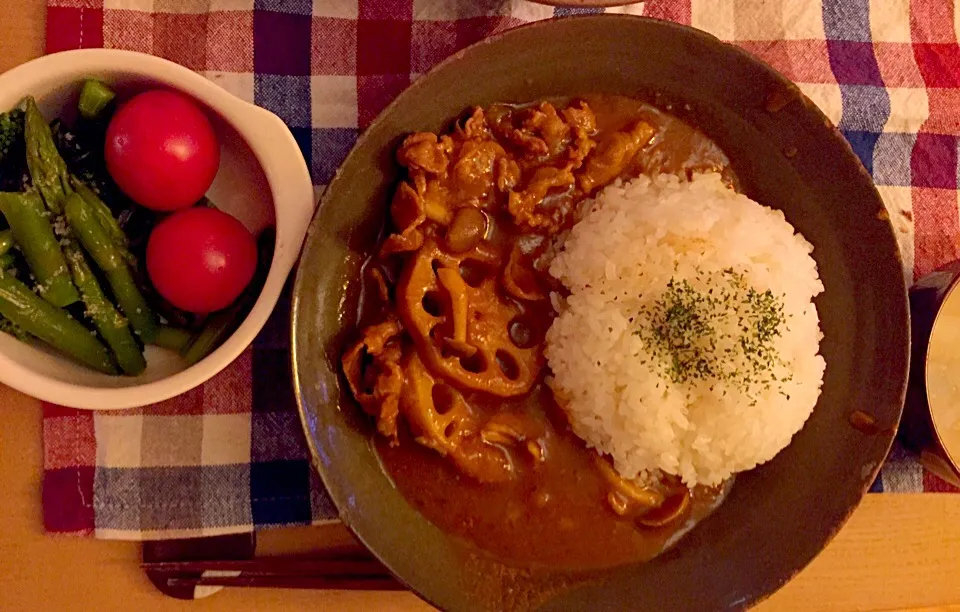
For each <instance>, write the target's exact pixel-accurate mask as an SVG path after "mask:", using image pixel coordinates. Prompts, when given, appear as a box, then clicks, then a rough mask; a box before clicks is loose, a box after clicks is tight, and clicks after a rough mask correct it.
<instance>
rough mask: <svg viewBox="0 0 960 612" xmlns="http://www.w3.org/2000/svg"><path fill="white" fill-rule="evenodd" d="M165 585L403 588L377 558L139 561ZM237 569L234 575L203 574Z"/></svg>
mask: <svg viewBox="0 0 960 612" xmlns="http://www.w3.org/2000/svg"><path fill="white" fill-rule="evenodd" d="M140 567H141V568H143V569H144V570H146V571H148V572H150V573H152V574H154V575H155V576H157V577H158V578H160V579H161V580H163V579H165V580H166V583H167V586H169V587H173V588H183V587H188V588H189V587H196V586H223V587H260V588H285V589H339V590H402V589H403V588H404V587H403V586H402V585H401V584H400V583H399V582H397V581H396V580H395V579H394V578H393V577H392V576H391V575H390V574H389V572H387V570H386V568H385V567H384V566H383V565H382V564H381V563H379V562H377V561H375V560H373V559H370V558H337V559H296V558H282V557H261V558H258V559H246V560H231V561H227V560H223V561H158V562H148V563H142V564H140ZM207 572H210V573H212V572H238V573H239V575H237V576H216V575H213V576H211V575H204V574H205V573H207Z"/></svg>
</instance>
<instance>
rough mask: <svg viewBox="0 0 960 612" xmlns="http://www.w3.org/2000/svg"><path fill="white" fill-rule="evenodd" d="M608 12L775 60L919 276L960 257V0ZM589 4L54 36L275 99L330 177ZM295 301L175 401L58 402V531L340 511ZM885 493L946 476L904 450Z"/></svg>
mask: <svg viewBox="0 0 960 612" xmlns="http://www.w3.org/2000/svg"><path fill="white" fill-rule="evenodd" d="M608 10H611V9H608ZM612 10H616V11H618V12H628V13H633V14H645V15H648V16H654V17H659V18H663V19H669V20H673V21H678V22H682V23H687V24H692V25H694V26H696V27H698V28H701V29H704V30H707V31H709V32H712V33H713V34H715V35H717V36H718V37H720V38H721V39H723V40H727V41H731V42H733V43H735V44H737V45H740V46H742V47H744V48H745V49H747V50H749V51H751V52H752V53H754V54H756V55H758V56H760V57H762V58H763V59H765V60H766V61H768V62H769V63H770V64H772V65H773V66H774V67H776V68H777V69H778V70H780V71H781V72H783V73H784V74H785V75H786V76H787V77H789V78H790V79H792V80H793V81H795V82H796V83H798V84H799V86H800V88H801V89H802V90H803V91H804V93H806V95H807V96H809V97H810V98H811V99H812V100H814V101H815V102H816V103H817V104H818V105H819V106H820V107H821V108H822V109H823V110H824V112H825V113H826V114H827V115H828V116H829V117H830V118H831V119H832V120H833V121H834V122H835V123H836V124H837V125H838V126H839V127H840V129H841V131H842V132H843V134H844V135H845V136H846V137H847V139H848V140H849V141H850V143H851V144H852V145H853V148H854V150H855V151H856V152H857V154H858V155H859V156H860V159H861V160H862V161H863V164H864V165H865V166H866V167H867V169H868V170H869V171H870V172H871V173H872V174H873V177H874V180H875V181H876V183H877V186H878V188H879V190H880V193H881V195H882V196H883V198H884V200H885V202H886V205H887V208H888V210H889V212H890V216H891V219H892V220H893V222H894V224H895V226H896V228H897V234H898V237H899V239H900V245H901V250H902V254H903V261H904V265H905V270H904V273H905V275H906V276H907V278H908V279H912V278H915V277H917V276H919V275H922V274H924V273H926V272H928V271H930V270H932V269H934V268H935V267H937V266H938V265H940V264H942V263H945V262H947V261H950V260H954V259H957V258H960V215H958V210H960V203H958V202H960V201H958V174H960V165H958V135H960V45H958V43H957V32H958V29H960V11H958V10H957V7H956V6H955V5H954V3H953V2H952V1H951V0H883V1H882V2H881V1H878V0H825V1H823V2H819V1H817V0H649V1H648V2H646V3H645V4H636V5H632V6H630V7H626V8H622V9H612ZM587 12H600V9H596V10H591V9H564V8H551V7H547V6H542V5H538V4H532V3H529V2H525V1H522V0H314V1H311V0H50V2H49V10H48V21H47V30H48V34H47V50H48V51H49V52H54V51H60V50H64V49H74V48H79V47H101V46H102V47H111V48H124V49H134V50H137V51H144V52H147V53H153V54H155V55H160V56H163V57H166V58H168V59H171V60H174V61H176V62H179V63H181V64H183V65H185V66H187V67H189V68H192V69H194V70H197V71H199V72H201V73H203V74H205V75H207V76H208V77H209V78H210V79H212V80H213V81H215V82H216V83H219V84H220V85H221V86H223V87H224V88H226V89H227V90H229V91H231V92H233V93H234V94H236V95H238V96H240V97H241V98H244V99H246V100H250V101H252V102H254V103H256V104H258V105H260V106H263V107H265V108H268V109H270V110H271V111H273V112H275V113H276V114H278V115H279V116H280V117H281V118H282V119H283V120H284V121H285V122H286V123H287V125H289V126H290V129H291V130H292V132H293V134H294V136H295V137H296V139H297V141H298V142H299V143H300V147H301V149H302V151H303V154H304V156H305V157H306V159H307V164H308V165H309V167H310V168H311V172H312V175H313V181H314V183H316V184H317V185H318V186H322V185H324V184H325V183H327V182H328V181H329V180H330V178H331V177H332V176H333V173H334V171H335V170H336V168H337V166H338V165H339V164H340V162H341V161H342V160H343V158H344V156H345V155H346V154H347V152H348V151H349V149H350V148H351V146H352V145H353V143H354V142H355V141H356V138H357V134H358V132H359V131H360V130H362V129H363V128H364V127H365V126H366V125H368V124H369V123H370V121H371V120H372V119H373V118H374V117H375V116H376V115H377V113H379V112H380V110H381V109H382V108H383V107H384V106H386V104H387V103H388V102H389V101H390V100H391V99H393V97H394V96H396V95H397V94H398V93H400V91H402V90H403V89H404V88H405V87H406V86H407V85H409V83H410V82H411V81H412V80H413V79H415V78H416V77H417V76H418V75H420V74H422V73H424V72H426V71H427V70H429V69H430V67H431V66H433V65H434V64H436V63H437V62H439V61H440V60H442V59H443V58H445V57H447V56H448V55H450V54H451V53H453V52H454V51H456V50H458V49H460V48H462V47H464V46H466V45H468V44H470V43H472V42H475V41H477V40H480V39H481V38H484V37H485V36H489V35H491V34H493V33H496V32H500V31H503V30H506V29H508V28H511V27H514V26H516V25H520V24H522V23H526V22H528V21H533V20H538V19H546V18H550V17H557V16H565V15H571V14H577V13H587ZM625 44H627V41H625ZM464 104H469V100H464ZM288 310H289V304H288V303H286V302H281V303H280V304H279V305H278V307H277V311H276V313H275V317H274V319H273V320H271V322H270V323H269V325H268V326H267V328H266V329H265V330H264V332H263V333H262V334H260V337H259V338H258V339H257V340H256V342H255V343H254V345H253V347H252V348H251V350H249V351H248V352H247V353H245V354H244V355H243V356H242V357H241V358H240V359H238V360H237V362H236V363H234V364H233V366H232V367H231V368H230V369H229V370H228V371H226V372H224V373H223V374H222V375H220V376H219V377H217V378H216V379H214V380H212V381H210V382H209V383H207V384H206V385H204V386H203V387H201V388H199V389H196V390H195V391H193V392H191V393H188V394H186V395H184V396H181V397H179V398H177V399H174V400H172V401H169V402H165V403H164V404H161V405H157V406H150V407H146V408H142V409H139V410H131V411H124V412H113V413H91V412H82V411H74V410H66V409H63V408H58V407H54V406H48V407H47V408H46V411H45V415H44V453H45V468H46V473H45V477H44V483H43V505H44V519H45V524H46V527H47V529H48V530H49V531H51V532H70V533H81V534H94V535H97V536H98V537H108V538H126V539H156V538H168V537H183V536H195V535H212V534H220V533H230V532H237V531H247V530H250V529H257V528H261V527H267V526H275V525H291V524H303V523H309V522H316V521H322V520H325V519H332V518H334V517H335V512H334V509H333V507H332V506H331V504H330V502H329V500H328V498H327V497H326V495H325V493H324V492H323V488H322V485H321V484H320V482H319V481H318V479H317V477H316V475H315V473H314V471H313V470H312V469H311V467H310V463H309V458H308V452H307V449H306V446H305V442H304V439H303V434H302V433H301V430H300V423H299V420H298V418H297V414H296V406H295V402H294V398H293V393H292V390H291V387H290V382H289V380H290V372H289V366H288V356H287V329H286V318H287V313H288ZM874 490H875V491H910V492H917V491H946V490H952V487H949V485H946V484H945V483H944V482H943V481H941V480H939V479H937V478H936V477H935V476H933V475H931V474H929V473H927V472H925V471H924V470H923V468H922V467H920V465H919V463H917V461H916V460H915V459H914V458H913V457H911V456H909V455H908V454H906V453H905V452H904V451H902V450H901V449H899V448H897V449H895V451H894V453H893V454H892V455H891V458H890V460H889V461H888V462H887V464H886V465H885V466H884V468H883V472H882V475H881V477H880V478H879V479H878V480H877V482H876V484H875V485H874Z"/></svg>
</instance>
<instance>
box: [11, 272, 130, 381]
mask: <svg viewBox="0 0 960 612" xmlns="http://www.w3.org/2000/svg"><path fill="white" fill-rule="evenodd" d="M0 315H2V316H3V317H4V318H5V319H7V320H8V321H9V322H10V323H12V324H13V325H15V326H16V327H18V328H20V329H22V330H23V331H25V332H27V333H28V334H30V335H32V336H36V337H37V338H39V339H40V340H43V341H44V342H46V343H47V344H49V345H50V346H52V347H53V348H55V349H57V350H58V351H60V352H62V353H65V354H66V355H69V356H70V357H73V358H74V359H76V360H77V361H79V362H80V363H82V364H84V365H87V366H89V367H91V368H94V369H95V370H99V371H100V372H103V373H105V374H119V370H118V369H117V364H116V363H115V362H114V361H113V356H111V355H110V351H108V350H107V347H105V346H103V344H102V343H101V342H100V341H99V340H97V336H96V334H94V332H92V331H90V330H89V329H87V328H86V327H84V326H83V325H81V324H80V323H79V322H78V321H77V320H76V319H73V318H71V317H70V315H68V314H67V313H66V311H64V310H60V309H59V308H57V307H56V306H54V305H52V304H50V303H48V302H46V301H44V300H42V299H40V297H39V296H37V294H36V293H34V292H33V291H30V288H29V287H27V286H26V285H24V284H23V283H21V282H20V281H19V280H17V279H16V278H14V277H13V275H11V274H7V273H4V272H3V271H0Z"/></svg>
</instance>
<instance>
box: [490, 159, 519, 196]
mask: <svg viewBox="0 0 960 612" xmlns="http://www.w3.org/2000/svg"><path fill="white" fill-rule="evenodd" d="M494 175H495V176H494V178H495V180H496V184H497V191H499V192H500V193H506V192H508V191H510V190H511V189H513V188H514V187H516V186H517V183H519V182H520V164H518V163H517V162H515V161H514V160H512V159H510V158H509V157H501V158H500V159H498V160H497V164H496V168H495V169H494Z"/></svg>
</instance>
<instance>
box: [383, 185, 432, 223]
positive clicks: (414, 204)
mask: <svg viewBox="0 0 960 612" xmlns="http://www.w3.org/2000/svg"><path fill="white" fill-rule="evenodd" d="M390 217H391V218H392V219H393V225H394V226H395V227H396V228H397V231H398V232H399V233H401V234H402V233H405V232H406V231H407V230H410V229H414V228H416V227H418V226H419V225H420V224H421V223H423V222H424V221H426V219H427V213H426V211H425V210H424V207H423V200H421V198H420V196H419V194H417V192H416V191H414V189H413V187H411V186H410V183H400V186H399V187H397V192H396V193H395V194H394V196H393V200H392V201H391V202H390Z"/></svg>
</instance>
